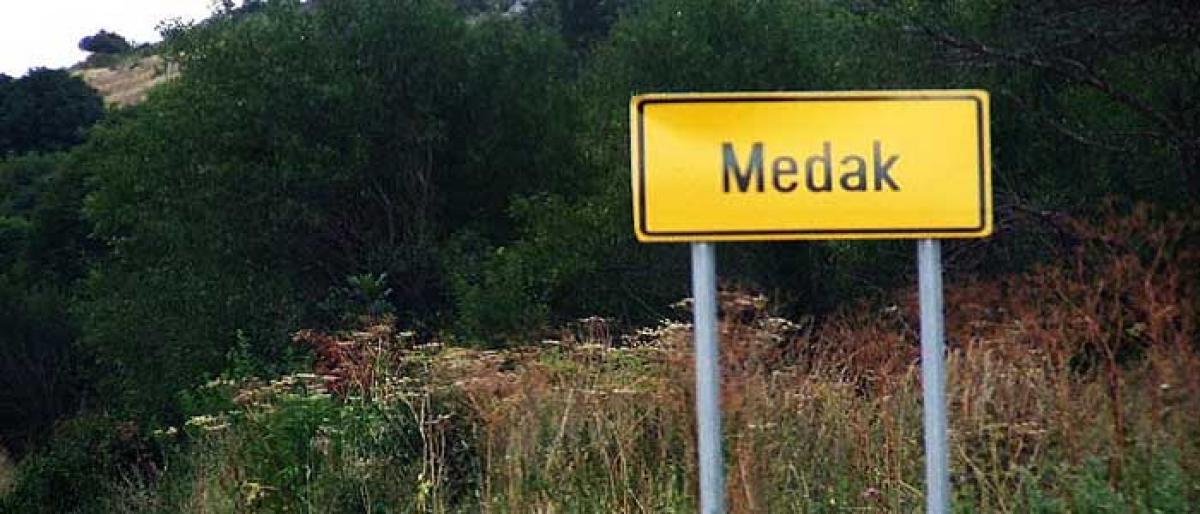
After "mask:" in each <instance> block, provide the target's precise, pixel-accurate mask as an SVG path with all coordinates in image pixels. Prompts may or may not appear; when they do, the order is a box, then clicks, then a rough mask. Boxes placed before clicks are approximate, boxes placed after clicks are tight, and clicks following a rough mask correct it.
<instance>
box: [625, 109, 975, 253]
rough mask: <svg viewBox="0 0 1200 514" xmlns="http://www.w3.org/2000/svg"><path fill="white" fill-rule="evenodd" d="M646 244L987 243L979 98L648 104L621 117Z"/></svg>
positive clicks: (640, 233) (636, 219)
mask: <svg viewBox="0 0 1200 514" xmlns="http://www.w3.org/2000/svg"><path fill="white" fill-rule="evenodd" d="M630 116H631V128H630V132H631V136H632V151H631V154H632V167H633V212H634V227H635V232H636V234H637V237H638V239H639V240H641V241H646V242H668V241H675V242H679V241H753V240H790V239H895V238H906V239H915V238H967V237H984V236H987V235H989V234H990V233H991V231H992V192H991V163H990V157H989V155H990V148H989V136H988V96H987V93H986V92H984V91H975V90H969V91H968V90H963V91H944V90H938V91H881V92H836V93H694V94H693V93H689V94H648V95H641V96H637V97H634V98H633V100H632V102H631V104H630Z"/></svg>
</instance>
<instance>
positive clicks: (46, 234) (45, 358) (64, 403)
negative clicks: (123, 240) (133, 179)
mask: <svg viewBox="0 0 1200 514" xmlns="http://www.w3.org/2000/svg"><path fill="white" fill-rule="evenodd" d="M84 191H85V184H84V180H83V178H82V175H81V174H80V173H78V172H77V171H75V170H72V169H71V168H70V167H69V158H68V157H66V156H65V155H63V154H44V155H39V154H27V155H23V156H19V157H9V158H7V159H0V356H2V357H3V358H0V385H3V387H0V437H2V438H3V439H4V441H5V445H6V446H7V447H8V449H9V450H10V451H12V452H15V453H17V454H20V453H21V452H23V451H24V449H25V448H27V447H28V446H29V445H30V444H34V443H38V442H41V441H43V440H44V439H45V438H46V434H47V433H48V432H49V428H50V427H51V426H53V424H54V423H55V422H56V421H57V420H58V419H60V418H62V417H65V416H68V415H71V414H73V413H74V412H75V410H76V409H77V404H78V399H79V398H80V396H81V394H82V392H83V391H82V390H83V385H82V384H81V383H80V380H79V377H78V374H77V370H78V365H79V363H80V362H81V360H82V359H80V357H79V355H78V354H77V353H76V352H75V349H74V348H73V344H74V340H75V338H76V337H77V336H78V332H79V331H78V326H77V325H76V323H75V322H74V320H73V319H72V318H71V316H70V315H69V314H68V309H69V306H70V303H71V302H72V300H73V290H72V286H73V284H74V282H75V281H76V280H77V279H78V278H79V277H80V276H82V274H83V272H84V269H85V267H86V266H87V264H88V259H89V256H90V255H91V254H92V251H93V250H94V245H92V244H90V243H89V242H88V240H87V232H88V231H89V229H88V228H87V226H86V224H85V223H84V222H83V220H82V219H81V215H80V205H81V203H82V199H83V195H84Z"/></svg>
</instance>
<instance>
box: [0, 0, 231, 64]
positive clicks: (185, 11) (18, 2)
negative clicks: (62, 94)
mask: <svg viewBox="0 0 1200 514" xmlns="http://www.w3.org/2000/svg"><path fill="white" fill-rule="evenodd" d="M213 4H214V0H0V73H5V74H8V75H11V76H13V77H19V76H21V75H24V74H25V72H26V71H27V70H28V69H29V68H34V67H39V66H44V67H47V68H65V67H67V66H70V65H72V64H75V63H77V62H79V61H82V60H83V59H84V58H85V57H87V54H86V53H85V52H83V51H81V50H79V47H78V45H79V40H80V39H82V38H83V37H84V36H90V35H92V34H95V33H96V32H98V31H99V30H100V29H105V30H108V31H109V32H116V33H118V34H120V35H122V36H124V37H125V39H127V40H129V42H130V43H134V44H138V43H153V42H156V41H158V40H159V39H160V38H159V35H158V32H157V31H156V30H155V28H156V27H157V26H158V24H159V22H160V21H163V20H169V19H176V18H179V19H182V20H184V21H199V20H203V19H204V18H207V17H208V15H209V13H211V12H212V6H213Z"/></svg>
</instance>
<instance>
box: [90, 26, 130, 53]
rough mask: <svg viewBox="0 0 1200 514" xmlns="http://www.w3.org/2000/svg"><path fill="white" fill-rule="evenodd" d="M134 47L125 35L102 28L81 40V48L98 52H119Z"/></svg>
mask: <svg viewBox="0 0 1200 514" xmlns="http://www.w3.org/2000/svg"><path fill="white" fill-rule="evenodd" d="M132 48H133V46H132V45H130V44H129V41H126V40H125V38H124V37H122V36H121V35H120V34H117V33H116V32H109V31H107V30H103V29H101V30H100V32H97V33H95V34H94V35H91V36H86V37H84V38H83V39H80V40H79V49H80V50H83V51H84V52H91V53H97V54H119V53H122V52H128V51H129V50H131V49H132Z"/></svg>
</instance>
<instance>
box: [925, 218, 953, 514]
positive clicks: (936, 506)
mask: <svg viewBox="0 0 1200 514" xmlns="http://www.w3.org/2000/svg"><path fill="white" fill-rule="evenodd" d="M917 274H918V275H919V278H918V282H919V284H920V295H921V381H922V383H923V384H924V390H923V391H922V392H923V396H924V403H925V409H924V411H925V413H924V414H925V511H926V512H928V513H930V514H945V513H947V512H949V511H950V465H949V464H950V462H949V461H950V459H949V456H948V455H947V451H946V450H947V447H948V444H947V438H946V359H945V356H944V353H945V352H944V349H945V344H944V342H943V338H944V330H943V325H944V323H943V321H944V320H943V319H942V316H943V310H942V245H941V243H940V242H938V241H937V240H934V239H922V240H920V241H918V242H917Z"/></svg>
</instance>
